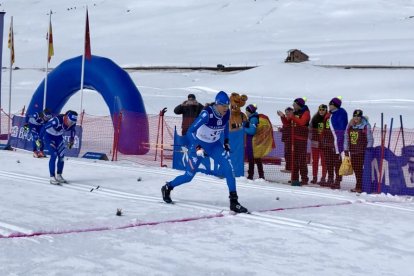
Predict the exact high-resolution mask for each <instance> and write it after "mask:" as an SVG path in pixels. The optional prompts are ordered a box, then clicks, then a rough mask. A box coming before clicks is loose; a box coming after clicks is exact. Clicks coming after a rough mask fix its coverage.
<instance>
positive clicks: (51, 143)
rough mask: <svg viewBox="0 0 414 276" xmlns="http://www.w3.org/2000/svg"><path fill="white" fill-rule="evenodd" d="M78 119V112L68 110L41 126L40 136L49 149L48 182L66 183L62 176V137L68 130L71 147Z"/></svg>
mask: <svg viewBox="0 0 414 276" xmlns="http://www.w3.org/2000/svg"><path fill="white" fill-rule="evenodd" d="M77 119H78V113H76V112H75V111H72V110H68V111H67V112H66V113H65V114H64V115H63V114H60V115H57V116H55V117H53V118H52V119H50V120H49V121H48V122H47V123H46V124H45V125H44V127H43V128H42V130H41V133H40V137H42V138H43V141H44V143H45V145H46V147H47V149H48V150H49V154H50V161H49V172H50V184H55V185H59V184H61V183H67V181H66V180H65V179H64V178H63V177H62V172H63V166H64V163H65V162H64V158H65V150H66V145H65V141H64V139H63V133H64V132H65V131H70V137H69V143H68V144H67V146H68V148H69V149H70V148H72V146H73V144H74V141H75V127H76V122H77ZM56 159H57V170H56Z"/></svg>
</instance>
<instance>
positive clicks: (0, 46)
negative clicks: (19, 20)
mask: <svg viewBox="0 0 414 276" xmlns="http://www.w3.org/2000/svg"><path fill="white" fill-rule="evenodd" d="M5 14H6V13H5V12H0V41H3V28H4V15H5ZM0 64H3V43H0ZM1 71H2V70H0V135H1V113H2V112H1V109H2V105H1V87H2V86H1Z"/></svg>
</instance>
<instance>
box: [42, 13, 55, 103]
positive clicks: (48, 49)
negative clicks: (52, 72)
mask: <svg viewBox="0 0 414 276" xmlns="http://www.w3.org/2000/svg"><path fill="white" fill-rule="evenodd" d="M51 32H52V11H50V14H49V26H48V31H47V57H46V71H45V85H44V91H43V110H44V109H45V108H46V95H47V75H48V72H49V62H50V58H51V52H50V47H51V46H50V38H51ZM52 47H53V46H52ZM52 51H53V49H52Z"/></svg>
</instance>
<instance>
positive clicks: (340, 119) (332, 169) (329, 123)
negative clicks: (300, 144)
mask: <svg viewBox="0 0 414 276" xmlns="http://www.w3.org/2000/svg"><path fill="white" fill-rule="evenodd" d="M341 106H342V98H341V97H335V98H333V99H332V100H331V101H330V102H329V105H328V109H329V113H327V114H326V116H325V119H324V127H323V128H324V129H323V132H322V137H321V145H322V150H323V154H324V156H325V161H326V169H327V172H328V181H327V182H326V184H325V183H322V184H321V186H327V187H331V188H332V189H340V188H341V181H342V176H340V175H339V167H340V166H341V163H342V158H341V153H342V152H343V150H344V137H345V131H346V127H347V125H348V113H347V112H346V110H345V109H343V108H342V107H341Z"/></svg>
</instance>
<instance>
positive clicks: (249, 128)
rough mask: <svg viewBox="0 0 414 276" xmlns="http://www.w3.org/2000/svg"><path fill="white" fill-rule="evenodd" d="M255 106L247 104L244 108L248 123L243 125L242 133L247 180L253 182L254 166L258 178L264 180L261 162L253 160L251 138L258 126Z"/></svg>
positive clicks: (258, 159) (260, 160)
mask: <svg viewBox="0 0 414 276" xmlns="http://www.w3.org/2000/svg"><path fill="white" fill-rule="evenodd" d="M256 110H257V105H255V104H249V105H248V106H246V115H247V118H248V121H246V122H245V123H244V124H243V129H244V132H245V133H246V148H245V149H246V156H247V161H248V162H249V168H248V170H247V179H250V180H253V176H254V164H255V163H256V165H257V171H258V173H259V178H260V179H264V171H263V162H262V159H261V158H254V147H253V137H254V136H255V135H256V133H257V127H258V125H259V114H258V113H257V112H256Z"/></svg>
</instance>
